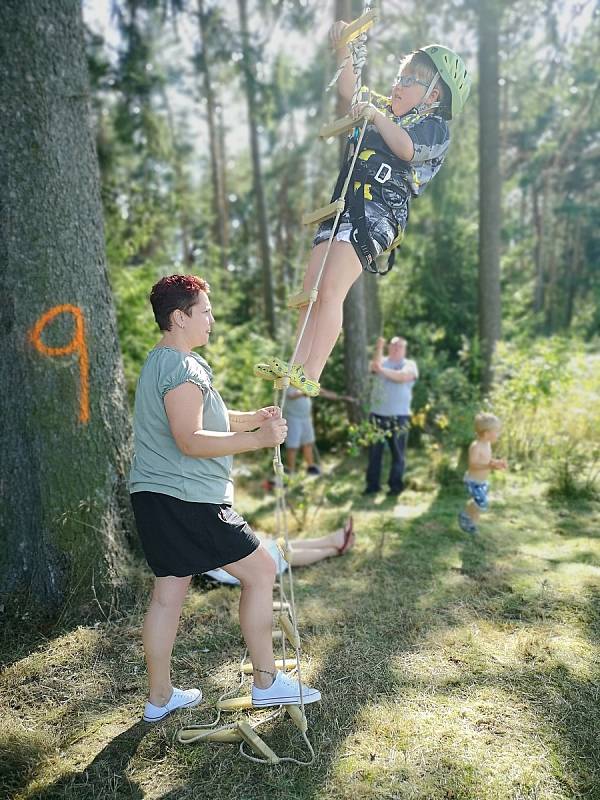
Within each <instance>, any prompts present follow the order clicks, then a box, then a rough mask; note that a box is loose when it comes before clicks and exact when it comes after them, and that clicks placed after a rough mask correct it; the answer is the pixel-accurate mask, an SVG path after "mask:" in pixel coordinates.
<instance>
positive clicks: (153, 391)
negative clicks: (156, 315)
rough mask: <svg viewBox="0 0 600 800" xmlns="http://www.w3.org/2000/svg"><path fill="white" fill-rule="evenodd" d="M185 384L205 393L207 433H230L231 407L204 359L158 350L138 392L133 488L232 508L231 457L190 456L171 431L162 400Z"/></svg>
mask: <svg viewBox="0 0 600 800" xmlns="http://www.w3.org/2000/svg"><path fill="white" fill-rule="evenodd" d="M183 383H193V384H195V385H196V386H198V388H199V390H200V391H202V395H203V409H202V426H203V428H204V430H207V431H223V432H225V431H229V415H228V413H227V407H226V406H225V403H224V402H223V400H222V399H221V395H220V394H219V393H218V392H217V390H216V389H215V388H214V387H213V386H212V371H211V369H210V367H209V366H208V364H207V363H206V361H205V360H204V359H203V358H202V356H199V355H198V354H197V353H192V352H190V353H183V352H181V351H180V350H175V349H173V348H170V347H156V348H155V349H154V350H151V351H150V353H149V354H148V357H147V359H146V362H145V364H144V366H143V368H142V372H141V375H140V378H139V381H138V385H137V389H136V392H135V407H134V411H133V444H134V456H133V462H132V465H131V473H130V478H129V490H130V492H132V493H133V492H158V493H159V494H168V495H170V496H171V497H177V498H179V499H180V500H187V501H190V502H196V503H216V504H220V503H229V504H231V503H233V480H232V478H231V468H232V465H233V457H232V456H222V457H220V458H192V457H191V456H186V455H184V454H183V453H182V452H181V450H180V449H179V448H178V447H177V444H176V443H175V439H174V438H173V434H172V433H171V428H170V426H169V420H168V417H167V412H166V410H165V404H164V397H165V395H166V394H167V392H169V391H170V390H171V389H175V388H176V387H177V386H180V385H181V384H183Z"/></svg>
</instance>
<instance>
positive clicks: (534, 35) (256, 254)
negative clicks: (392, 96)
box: [84, 0, 600, 480]
mask: <svg viewBox="0 0 600 800" xmlns="http://www.w3.org/2000/svg"><path fill="white" fill-rule="evenodd" d="M84 8H86V15H87V16H86V18H87V19H88V20H89V22H88V53H89V56H90V64H91V71H92V76H93V87H94V99H95V120H96V130H97V134H98V150H99V157H100V165H101V172H102V192H103V204H104V212H105V220H106V236H107V252H108V262H109V265H110V274H111V282H112V285H113V289H114V293H115V298H116V302H117V308H118V316H119V335H120V341H121V347H122V351H123V357H124V362H125V373H126V376H127V385H128V390H129V393H130V396H131V393H132V392H133V388H134V385H135V380H136V377H137V375H138V373H139V369H140V366H141V363H142V362H143V359H144V357H145V353H146V352H147V350H148V349H149V347H150V346H151V345H152V343H153V341H154V337H155V332H154V330H153V325H152V318H151V313H150V309H149V307H148V304H147V299H146V298H147V293H148V289H149V287H150V286H151V285H152V283H153V282H154V280H155V279H156V278H157V276H159V275H162V274H167V273H169V272H172V271H184V272H185V271H195V272H197V273H198V274H201V275H203V276H205V277H207V278H208V279H209V281H210V283H211V285H212V286H213V291H214V295H213V296H214V302H215V303H216V305H217V309H218V311H217V313H218V324H217V326H216V329H215V330H216V335H215V336H214V337H213V340H212V342H211V345H210V348H209V350H208V351H207V353H208V355H209V359H210V360H211V361H212V363H213V364H214V366H215V368H216V371H217V374H219V375H220V376H221V378H220V379H221V381H222V382H223V386H222V388H223V390H224V392H225V394H226V396H227V397H228V398H231V403H232V404H233V405H236V404H237V405H256V404H260V403H266V402H268V401H269V398H270V393H269V390H268V387H267V386H266V385H265V384H261V382H259V381H252V380H251V379H249V376H250V375H251V371H252V365H253V363H254V362H255V360H256V357H257V355H259V354H260V355H263V354H274V353H275V352H279V351H280V350H281V349H282V347H283V349H284V350H285V348H288V349H290V346H291V333H292V331H293V328H294V323H295V312H290V311H288V310H287V309H286V300H287V298H288V296H289V295H290V294H292V293H294V291H296V290H297V288H298V287H299V285H300V282H301V278H302V274H303V268H304V264H305V263H306V261H307V256H308V251H309V248H310V243H311V238H312V231H311V229H306V228H303V227H302V226H301V224H300V220H301V218H302V215H303V213H305V212H307V211H311V210H312V209H314V208H315V207H317V206H320V205H323V204H324V203H326V202H327V201H328V200H329V195H330V191H331V187H332V185H333V182H334V179H335V176H336V174H337V169H338V164H339V152H338V151H339V145H338V143H337V142H334V141H333V140H329V141H327V142H325V143H324V142H323V140H319V139H318V138H317V136H316V133H317V131H318V128H319V127H320V125H321V123H322V122H323V121H327V120H329V119H332V118H333V117H334V116H335V97H334V95H335V89H334V90H333V91H331V92H329V93H327V91H326V87H327V84H328V82H329V79H330V77H331V75H332V73H333V70H334V64H333V60H332V54H331V51H330V50H329V46H328V41H327V29H328V27H329V25H330V21H331V19H333V18H334V17H342V18H344V17H345V18H346V19H351V18H353V17H354V16H357V15H358V14H359V13H360V12H361V10H362V5H361V4H360V3H357V2H354V4H352V3H350V2H346V3H343V2H337V3H333V4H331V7H329V6H327V7H325V6H323V4H318V3H310V2H292V3H290V2H263V3H260V2H259V3H255V4H250V7H248V4H247V3H246V2H239V3H238V4H237V5H236V4H233V3H232V4H222V3H209V2H202V1H200V2H198V3H197V4H193V3H188V4H186V3H183V2H179V3H173V4H171V5H168V4H167V5H165V4H164V3H162V4H161V3H129V4H123V5H121V6H119V4H115V5H114V6H113V16H112V18H111V19H110V21H109V19H108V15H107V14H106V13H105V14H104V15H103V16H102V15H101V16H100V17H99V16H98V13H97V11H98V8H97V4H94V3H89V4H88V5H87V6H85V7H84ZM379 11H380V14H381V18H380V21H379V23H378V24H377V25H376V27H375V28H373V29H372V31H371V32H370V38H369V61H368V65H367V68H366V69H365V72H364V76H363V77H364V78H366V81H367V82H368V83H369V84H371V85H372V86H373V87H374V88H376V89H377V90H379V91H384V92H385V91H387V90H389V87H390V85H391V81H392V79H393V76H394V75H395V70H396V66H397V63H398V60H399V58H400V57H401V55H402V54H403V53H407V52H410V50H411V49H413V48H414V47H416V46H418V45H420V44H423V43H426V42H429V41H438V40H442V41H444V42H445V43H447V44H448V45H449V46H451V47H454V48H455V49H456V50H457V51H458V52H460V53H461V54H462V55H463V56H464V58H465V60H466V62H467V64H468V66H469V69H470V70H471V73H472V75H473V77H474V82H473V91H472V95H471V99H470V101H469V102H468V104H467V107H466V110H465V112H464V114H463V115H462V116H461V117H460V118H459V119H457V120H455V121H454V122H453V124H452V149H451V152H450V155H449V157H448V158H447V161H446V163H445V166H444V170H442V172H441V173H440V175H439V177H438V178H437V179H436V181H434V182H433V183H432V185H431V187H429V188H428V190H427V192H426V193H425V194H424V196H423V197H422V198H419V200H418V201H417V202H415V203H413V207H412V209H411V220H410V226H409V232H408V236H407V237H406V240H405V243H404V244H403V245H402V247H401V249H400V251H399V253H398V256H397V261H396V266H395V267H394V269H393V270H392V272H391V273H390V274H389V275H387V276H385V277H382V278H379V277H374V276H372V275H364V276H363V277H362V279H361V281H360V282H359V285H358V286H356V287H355V288H354V290H353V292H352V293H351V296H350V297H349V299H348V301H347V303H346V308H345V323H344V335H343V336H342V338H341V340H340V343H339V344H338V346H337V348H336V350H335V351H334V354H333V356H332V358H331V359H330V362H329V364H328V366H327V368H326V372H325V374H324V376H323V381H324V385H326V386H328V387H330V388H333V389H335V390H338V391H340V392H348V393H351V394H354V395H357V396H358V397H359V398H360V399H361V401H362V405H361V406H360V407H358V409H357V407H353V406H349V407H348V409H347V412H348V415H349V416H350V418H351V421H352V422H353V423H359V424H358V425H354V426H352V427H351V428H350V440H351V444H358V445H361V444H365V442H366V441H368V438H369V435H370V434H369V430H368V428H366V427H365V426H364V425H361V424H360V422H361V420H362V419H364V412H365V409H366V407H367V405H368V392H369V382H368V377H367V359H368V353H369V352H370V350H371V348H372V347H373V344H374V341H375V339H376V337H377V336H378V335H381V334H383V335H386V336H387V337H388V338H389V337H390V336H392V335H405V336H406V337H407V338H408V340H409V350H410V354H411V356H412V357H414V358H415V359H416V360H417V361H418V362H419V364H420V367H421V380H420V381H419V382H418V384H417V386H416V390H415V413H414V417H413V434H412V441H413V443H414V444H419V445H424V446H429V445H432V446H433V447H434V449H435V448H438V447H439V448H441V449H442V450H443V449H444V448H445V449H446V450H447V451H448V452H450V453H451V454H452V448H453V447H454V446H458V447H460V446H464V445H465V444H466V443H467V442H468V441H469V437H470V436H471V420H472V416H473V413H474V411H475V410H476V409H477V408H479V407H480V406H481V403H482V400H483V399H484V398H487V399H488V401H490V402H492V403H493V404H494V405H495V407H496V409H497V411H498V412H499V413H500V414H502V415H504V416H505V417H506V416H507V415H509V419H506V420H505V421H506V422H507V423H508V424H507V431H508V434H507V435H508V439H509V445H508V449H509V450H510V449H511V446H512V445H511V443H513V442H516V441H517V440H518V439H519V438H521V439H522V438H526V439H528V438H529V437H533V438H536V444H535V445H534V444H532V442H531V441H527V442H520V443H519V445H518V447H517V450H516V451H515V455H517V456H518V457H521V456H526V457H527V458H530V457H531V455H532V454H535V455H536V457H537V458H538V459H539V460H540V461H542V462H546V461H547V460H548V456H549V454H550V452H552V460H553V463H554V465H555V468H556V469H557V470H558V471H559V472H561V474H562V473H564V470H565V469H566V470H567V472H569V471H571V472H572V473H573V474H574V473H578V474H581V473H580V467H581V459H582V458H583V459H584V461H586V463H589V458H590V457H591V459H592V462H593V463H595V455H594V453H593V452H590V449H589V447H588V446H587V442H586V439H585V437H581V438H580V439H579V441H580V445H579V446H578V447H575V449H573V448H572V447H571V446H568V447H566V446H565V443H564V441H563V440H562V439H561V436H562V435H565V434H566V433H568V432H566V431H565V430H562V431H561V430H552V431H550V432H549V434H548V435H547V436H542V437H541V438H542V439H543V445H541V446H540V445H539V444H538V443H537V438H539V437H540V436H541V434H542V431H541V430H540V429H539V426H540V423H539V419H540V417H541V416H542V414H541V409H540V404H541V405H543V402H544V398H546V397H547V396H548V395H550V394H552V393H554V394H557V395H560V394H561V392H562V391H563V389H562V388H561V386H560V384H561V381H563V380H565V379H567V374H566V372H565V371H564V370H563V369H561V366H562V365H566V364H574V363H575V360H576V356H577V354H579V355H581V354H582V353H583V352H584V351H587V352H593V351H594V350H597V343H598V334H599V332H600V269H599V261H600V247H599V239H598V226H597V220H598V216H597V214H598V211H597V209H598V193H599V190H598V180H597V178H598V166H599V159H600V150H599V142H598V102H597V99H598V72H597V69H596V68H595V66H594V64H595V58H596V56H597V55H598V26H599V24H600V19H599V11H598V5H597V4H595V3H593V2H587V3H586V2H583V3H573V2H554V1H553V0H543V1H542V0H540V2H533V3H521V2H505V3H495V2H489V3H488V2H480V3H469V2H441V3H440V2H424V3H423V2H419V3H412V2H409V1H408V0H398V1H397V2H390V0H386V1H385V2H382V3H380V4H379ZM338 114H339V110H338ZM497 344H498V346H496V345H497ZM492 352H493V356H492ZM493 359H495V372H496V382H495V385H494V386H492V380H491V368H492V367H491V364H492V360H493ZM588 372H589V368H583V373H588ZM571 377H572V376H571ZM596 377H597V375H596ZM507 378H509V379H510V380H508V381H507ZM532 415H533V417H532ZM532 418H535V420H536V421H535V423H533V427H532V422H531V420H532ZM316 419H317V430H318V441H319V447H320V448H322V449H323V450H324V451H329V450H331V449H334V450H335V449H340V448H341V449H343V448H344V447H345V446H346V444H347V441H348V438H349V437H348V431H349V428H348V425H347V417H346V415H344V414H343V413H340V408H339V406H335V405H332V404H328V403H318V404H317V405H316ZM536 427H537V428H538V430H537V431H535V430H534V429H535V428H536ZM580 427H581V426H580ZM526 430H527V431H528V434H527V436H525V434H524V431H526ZM568 435H569V436H570V434H568ZM569 441H571V442H572V441H573V438H572V436H570V439H569ZM515 446H516V445H515ZM579 448H582V449H583V451H585V452H583V453H580V452H579ZM354 452H357V450H356V449H355V450H354ZM567 452H568V454H569V465H568V466H567V467H565V466H564V463H563V456H564V455H565V453H567ZM438 457H439V453H438ZM585 475H586V478H585V480H587V472H586V473H585Z"/></svg>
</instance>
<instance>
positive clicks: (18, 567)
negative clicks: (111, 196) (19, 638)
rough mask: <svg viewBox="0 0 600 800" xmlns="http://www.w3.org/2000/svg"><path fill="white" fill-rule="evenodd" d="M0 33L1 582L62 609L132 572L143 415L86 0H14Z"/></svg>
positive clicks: (1, 587) (48, 607)
mask: <svg viewBox="0 0 600 800" xmlns="http://www.w3.org/2000/svg"><path fill="white" fill-rule="evenodd" d="M0 43H1V46H2V54H3V56H2V60H1V62H0V85H1V87H2V88H1V89H0V113H1V114H2V119H3V123H4V124H3V129H2V130H3V133H2V139H1V147H2V154H1V157H0V180H1V184H2V186H3V187H4V194H5V199H7V200H8V202H6V203H5V204H3V206H2V212H1V217H0V270H1V274H0V280H1V282H2V286H3V288H4V299H3V302H2V304H1V305H0V342H1V345H0V369H1V373H2V385H3V387H4V388H5V394H4V398H3V402H4V408H3V414H2V421H1V423H0V426H1V427H0V434H1V447H2V466H3V479H2V483H1V489H0V529H1V530H2V535H3V541H2V547H1V548H0V593H2V594H9V593H10V594H13V595H14V596H15V601H17V597H19V596H21V597H22V596H23V595H26V596H27V597H26V599H28V600H29V601H31V603H32V604H35V605H38V606H40V607H41V608H43V609H44V610H45V611H46V612H47V613H49V614H52V613H54V612H56V611H57V609H58V608H60V607H61V606H62V605H63V604H64V602H65V599H66V598H67V596H68V597H69V599H70V600H71V599H73V598H75V597H76V598H78V599H79V598H82V597H83V596H85V595H87V596H91V590H92V589H93V590H94V591H95V592H96V593H100V592H101V591H102V590H109V589H110V588H111V587H112V586H113V585H114V584H115V583H116V582H117V580H118V578H119V575H120V574H121V575H122V573H123V568H124V556H125V554H126V549H127V548H126V542H125V537H124V531H123V523H124V521H125V520H127V521H129V502H128V497H127V489H126V479H127V471H128V460H129V434H130V431H129V422H128V414H127V407H126V402H125V390H124V377H123V370H122V365H121V356H120V352H119V345H118V340H117V331H116V322H115V315H114V310H113V304H112V298H111V294H110V289H109V284H108V277H107V273H106V262H105V255H104V233H103V226H102V208H101V203H100V187H99V175H98V164H97V158H96V152H95V147H94V142H93V136H92V131H91V129H90V115H89V108H88V104H89V88H88V76H87V67H86V55H85V52H84V39H83V23H82V19H81V9H80V5H79V4H78V3H75V2H73V0H54V2H52V3H39V2H35V0H7V2H5V3H4V5H3V23H2V26H1V32H0Z"/></svg>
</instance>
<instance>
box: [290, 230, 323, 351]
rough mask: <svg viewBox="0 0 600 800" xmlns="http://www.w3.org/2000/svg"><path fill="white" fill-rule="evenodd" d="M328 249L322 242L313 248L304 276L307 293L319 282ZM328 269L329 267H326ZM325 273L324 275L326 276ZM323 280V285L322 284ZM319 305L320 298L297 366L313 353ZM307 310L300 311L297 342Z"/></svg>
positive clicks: (305, 332) (307, 326) (311, 318)
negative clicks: (322, 262) (318, 277)
mask: <svg viewBox="0 0 600 800" xmlns="http://www.w3.org/2000/svg"><path fill="white" fill-rule="evenodd" d="M326 249H327V242H321V244H318V245H317V246H316V247H313V249H312V250H311V253H310V258H309V260H308V266H307V268H306V274H305V276H304V283H303V285H302V288H303V289H304V291H305V292H309V291H310V290H311V289H312V288H313V286H314V285H315V281H316V280H317V275H318V274H319V269H320V267H321V261H322V260H323V256H324V255H325V251H326ZM325 269H327V266H326V267H325ZM324 274H325V273H323V275H324ZM322 280H323V279H321V283H322ZM318 305H319V298H318V297H317V300H316V302H315V304H314V305H313V307H312V310H311V312H310V317H309V318H308V323H307V325H306V330H305V331H304V335H303V337H302V341H301V342H300V348H299V350H298V355H297V357H296V363H297V364H304V362H305V361H306V359H307V357H308V354H309V353H310V351H311V348H312V343H313V338H314V335H315V319H316V316H317V307H318ZM306 312H307V308H306V307H305V308H302V309H301V310H300V316H299V318H298V325H297V326H296V340H297V339H298V336H300V331H301V330H302V325H303V324H304V319H305V317H306Z"/></svg>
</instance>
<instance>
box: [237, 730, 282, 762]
mask: <svg viewBox="0 0 600 800" xmlns="http://www.w3.org/2000/svg"><path fill="white" fill-rule="evenodd" d="M238 730H239V732H240V734H241V735H242V737H243V739H244V741H246V742H247V743H248V744H249V745H250V747H251V748H252V749H253V750H254V752H255V753H256V754H257V755H259V756H263V758H266V759H267V761H268V762H269V764H279V756H278V755H277V753H274V752H273V751H272V750H271V748H270V747H269V745H268V744H267V743H266V742H264V741H263V740H262V739H261V738H260V736H259V735H258V734H257V733H255V731H253V730H252V728H251V727H250V725H248V723H247V722H244V721H242V722H238Z"/></svg>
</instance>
